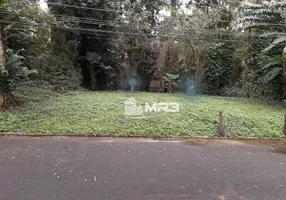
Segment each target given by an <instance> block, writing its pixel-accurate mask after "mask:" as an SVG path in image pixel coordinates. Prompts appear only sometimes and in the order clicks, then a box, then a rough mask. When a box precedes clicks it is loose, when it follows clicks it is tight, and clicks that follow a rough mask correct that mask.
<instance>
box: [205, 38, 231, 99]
mask: <svg viewBox="0 0 286 200" xmlns="http://www.w3.org/2000/svg"><path fill="white" fill-rule="evenodd" d="M233 50H234V49H233V47H232V46H231V45H229V44H223V43H222V44H217V45H212V46H209V48H208V50H207V52H206V58H205V63H204V70H205V71H204V77H203V85H204V87H205V92H206V93H207V94H212V95H219V94H221V89H222V88H224V87H225V86H227V85H228V84H229V79H228V78H229V75H230V74H231V70H232V60H233Z"/></svg>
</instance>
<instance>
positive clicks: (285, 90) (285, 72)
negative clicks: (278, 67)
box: [282, 47, 286, 100]
mask: <svg viewBox="0 0 286 200" xmlns="http://www.w3.org/2000/svg"><path fill="white" fill-rule="evenodd" d="M282 57H283V58H286V47H285V48H284V50H283V54H282ZM283 76H284V85H283V99H284V100H286V62H283Z"/></svg>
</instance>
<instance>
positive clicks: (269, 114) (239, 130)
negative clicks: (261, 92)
mask: <svg viewBox="0 0 286 200" xmlns="http://www.w3.org/2000/svg"><path fill="white" fill-rule="evenodd" d="M131 97H134V98H135V99H136V100H137V105H139V104H141V105H143V106H144V104H145V102H148V103H149V104H150V105H152V104H153V103H156V102H177V103H179V104H180V111H179V112H177V113H169V112H152V113H149V112H147V113H144V118H140V119H133V118H132V119H130V118H127V117H125V116H124V102H125V101H126V100H128V99H129V98H131ZM220 111H223V113H224V125H225V134H226V136H229V137H283V134H282V126H283V123H284V116H283V108H282V107H281V106H273V105H267V104H262V103H258V102H256V101H255V100H250V99H240V98H227V97H213V96H195V97H190V96H187V95H185V94H154V93H123V92H88V91H78V92H69V93H65V94H63V95H59V96H55V97H53V98H49V99H46V100H43V101H39V102H30V103H28V104H26V105H25V106H24V107H23V108H21V109H14V110H9V111H4V112H1V113H0V132H22V133H43V134H45V133H62V134H72V133H77V134H78V133H83V134H119V135H146V136H218V133H217V127H218V116H219V112H220Z"/></svg>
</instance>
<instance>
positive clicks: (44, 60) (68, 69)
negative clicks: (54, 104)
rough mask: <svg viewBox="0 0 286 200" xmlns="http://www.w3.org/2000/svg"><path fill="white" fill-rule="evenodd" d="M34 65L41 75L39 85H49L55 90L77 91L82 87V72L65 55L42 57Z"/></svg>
mask: <svg viewBox="0 0 286 200" xmlns="http://www.w3.org/2000/svg"><path fill="white" fill-rule="evenodd" d="M31 61H33V60H31ZM32 65H33V66H34V68H36V69H37V70H38V73H39V75H38V79H37V83H39V82H41V83H42V84H43V83H49V84H50V85H51V86H52V88H54V89H55V90H64V89H68V90H75V89H78V88H79V87H80V83H81V74H80V71H79V69H76V67H75V66H74V64H73V62H72V61H71V60H70V59H68V58H67V57H66V56H65V55H62V56H51V55H42V56H40V57H38V58H36V59H35V60H34V61H33V62H32ZM46 85H47V84H46Z"/></svg>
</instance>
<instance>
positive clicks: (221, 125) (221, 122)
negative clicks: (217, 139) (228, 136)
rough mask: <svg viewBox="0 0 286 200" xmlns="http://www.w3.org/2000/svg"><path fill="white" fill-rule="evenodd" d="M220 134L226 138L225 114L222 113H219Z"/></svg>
mask: <svg viewBox="0 0 286 200" xmlns="http://www.w3.org/2000/svg"><path fill="white" fill-rule="evenodd" d="M219 133H220V136H222V137H224V128H223V114H222V112H219Z"/></svg>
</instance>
